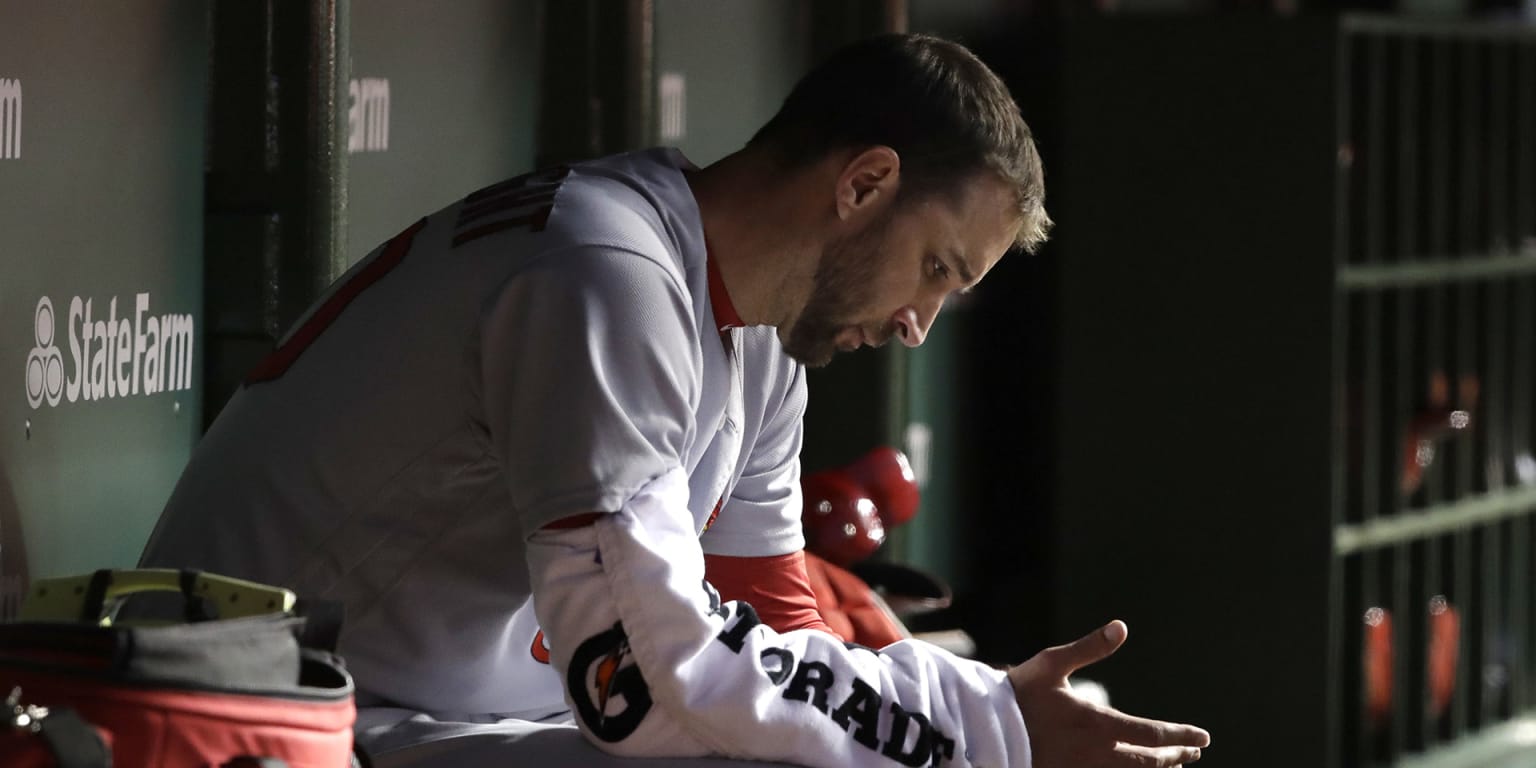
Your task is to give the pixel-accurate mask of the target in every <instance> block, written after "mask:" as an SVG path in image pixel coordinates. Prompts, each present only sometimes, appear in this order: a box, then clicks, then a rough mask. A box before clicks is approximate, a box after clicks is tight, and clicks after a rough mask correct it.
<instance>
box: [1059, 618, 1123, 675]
mask: <svg viewBox="0 0 1536 768" xmlns="http://www.w3.org/2000/svg"><path fill="white" fill-rule="evenodd" d="M1127 632H1129V630H1128V629H1127V628H1126V626H1125V622H1123V621H1121V620H1119V619H1115V620H1114V621H1111V622H1110V623H1108V624H1105V625H1104V626H1102V627H1100V628H1099V629H1097V630H1095V631H1094V632H1091V633H1089V634H1086V635H1083V636H1082V637H1080V638H1078V639H1076V640H1074V641H1072V642H1070V643H1067V644H1066V645H1058V646H1056V647H1054V648H1047V649H1045V650H1044V651H1041V654H1043V655H1045V656H1046V657H1047V658H1049V659H1050V664H1051V667H1052V669H1053V670H1054V671H1055V672H1056V673H1058V674H1060V675H1061V676H1062V677H1066V676H1068V675H1071V674H1072V673H1073V672H1076V671H1077V670H1079V669H1082V668H1083V667H1086V666H1088V665H1089V664H1093V663H1096V662H1099V661H1103V660H1104V659H1107V658H1109V657H1110V655H1111V654H1113V653H1114V652H1115V651H1117V650H1119V649H1120V646H1121V645H1124V644H1125V636H1126V634H1127Z"/></svg>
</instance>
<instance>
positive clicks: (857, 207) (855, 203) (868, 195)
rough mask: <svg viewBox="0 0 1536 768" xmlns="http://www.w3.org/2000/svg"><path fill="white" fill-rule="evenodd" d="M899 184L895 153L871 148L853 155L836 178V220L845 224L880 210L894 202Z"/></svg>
mask: <svg viewBox="0 0 1536 768" xmlns="http://www.w3.org/2000/svg"><path fill="white" fill-rule="evenodd" d="M900 185H901V157H900V156H899V155H897V154H896V150H894V149H891V148H890V147H885V146H874V147H870V148H869V149H866V150H863V151H861V152H859V153H857V154H855V155H853V156H852V157H850V158H848V161H847V162H846V163H844V165H843V169H842V172H841V173H839V174H838V176H837V217H838V218H839V219H842V220H843V221H849V220H851V219H854V218H856V217H859V216H865V215H869V214H872V213H875V212H878V211H880V210H883V209H884V207H885V206H886V205H889V204H890V202H891V201H893V200H895V199H896V191H897V189H898V187H899V186H900Z"/></svg>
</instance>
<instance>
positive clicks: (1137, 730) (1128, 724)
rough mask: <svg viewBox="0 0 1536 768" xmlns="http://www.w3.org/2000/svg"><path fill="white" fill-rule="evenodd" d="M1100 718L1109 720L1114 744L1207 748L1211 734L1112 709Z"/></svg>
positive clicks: (1182, 725) (1189, 726) (1188, 726)
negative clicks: (1113, 735)
mask: <svg viewBox="0 0 1536 768" xmlns="http://www.w3.org/2000/svg"><path fill="white" fill-rule="evenodd" d="M1104 716H1105V717H1107V718H1109V719H1110V720H1111V726H1110V727H1111V728H1112V730H1113V732H1114V734H1115V739H1116V740H1117V741H1123V742H1127V743H1129V744H1135V745H1140V746H1143V747H1209V746H1210V745H1211V734H1209V733H1207V732H1206V731H1205V729H1203V728H1196V727H1195V726H1193V725H1185V724H1183V723H1168V722H1164V721H1162V720H1149V719H1147V718H1145V717H1136V716H1134V715H1127V714H1125V713H1124V712H1120V711H1118V710H1113V709H1106V710H1105V711H1104Z"/></svg>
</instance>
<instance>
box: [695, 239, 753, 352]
mask: <svg viewBox="0 0 1536 768" xmlns="http://www.w3.org/2000/svg"><path fill="white" fill-rule="evenodd" d="M704 263H705V264H706V265H707V266H706V268H707V269H708V270H709V308H710V309H712V310H714V313H715V324H716V325H718V326H720V327H719V329H718V330H719V331H720V332H721V333H725V332H726V331H728V330H730V329H732V328H741V327H743V326H745V325H746V323H743V322H742V321H741V315H739V314H737V313H736V305H735V304H732V303H731V294H730V292H728V291H726V290H725V279H724V278H722V277H720V268H719V267H717V266H715V257H714V256H713V255H712V254H710V252H709V245H708V244H705V246H704Z"/></svg>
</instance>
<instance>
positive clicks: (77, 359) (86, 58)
mask: <svg viewBox="0 0 1536 768" xmlns="http://www.w3.org/2000/svg"><path fill="white" fill-rule="evenodd" d="M206 78H207V41H206V16H205V9H204V6H203V5H202V4H201V3H190V2H174V1H173V0H134V1H133V2H113V3H89V2H79V1H75V0H70V1H67V2H65V1H61V2H47V3H38V2H26V1H25V0H0V94H3V95H0V100H3V102H4V106H3V107H0V123H3V126H0V133H3V135H4V137H5V142H4V145H5V146H4V147H3V148H0V574H3V575H4V576H6V577H8V578H9V579H10V580H9V581H7V582H6V583H4V584H0V587H4V588H5V591H6V592H8V593H9V592H12V591H13V590H14V589H15V586H16V583H17V579H18V577H20V576H22V573H23V571H22V569H23V567H24V565H25V564H30V569H29V570H30V571H31V575H32V576H33V577H38V576H49V575H58V574H62V573H68V572H76V571H82V570H89V569H93V568H97V567H101V566H109V565H112V566H123V565H131V564H133V563H134V562H135V561H136V560H137V559H138V554H139V549H140V548H141V547H142V545H143V542H144V540H145V538H146V537H147V535H148V533H149V530H150V528H151V527H152V526H153V524H154V521H155V519H156V517H157V516H158V514H159V512H160V508H161V506H162V505H163V504H164V502H165V499H166V497H167V495H169V493H170V490H171V487H172V485H173V484H174V482H175V480H176V477H177V476H178V474H179V473H180V472H181V468H182V465H183V464H184V463H185V462H186V460H187V456H188V454H189V452H190V450H191V447H192V444H193V442H194V441H195V439H196V435H197V433H198V427H199V408H200V398H199V394H198V393H199V391H200V390H201V386H202V381H201V379H202V376H201V373H200V363H201V360H200V355H201V343H202V339H201V338H200V335H199V334H200V333H201V331H202V306H201V304H202V295H201V284H202V274H201V263H202V261H201V247H202V214H203V209H202V183H203V177H202V156H203V146H204V141H203V104H204V98H205V97H204V88H205V83H206ZM114 304H115V306H114ZM50 308H51V311H49V310H50ZM76 310H78V311H76ZM87 313H88V315H87ZM87 318H88V319H89V321H90V327H91V331H92V334H91V338H90V339H89V340H87V339H86V338H85V330H86V321H87ZM103 337H105V338H107V339H110V340H111V341H110V344H103V343H102V338H103ZM24 374H25V375H24ZM124 384H126V385H127V386H126V391H124V387H123V385H124ZM148 389H157V390H159V391H155V392H149V391H147V390H148ZM18 528H19V529H20V530H21V532H22V533H23V534H24V535H22V536H18V535H17V533H18ZM9 607H10V605H9V604H0V614H3V613H5V612H6V610H7V608H9Z"/></svg>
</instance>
